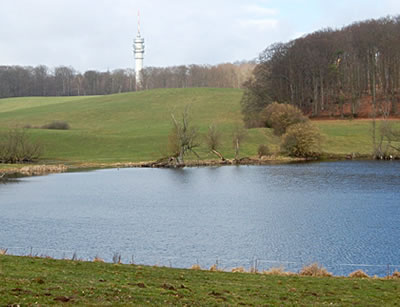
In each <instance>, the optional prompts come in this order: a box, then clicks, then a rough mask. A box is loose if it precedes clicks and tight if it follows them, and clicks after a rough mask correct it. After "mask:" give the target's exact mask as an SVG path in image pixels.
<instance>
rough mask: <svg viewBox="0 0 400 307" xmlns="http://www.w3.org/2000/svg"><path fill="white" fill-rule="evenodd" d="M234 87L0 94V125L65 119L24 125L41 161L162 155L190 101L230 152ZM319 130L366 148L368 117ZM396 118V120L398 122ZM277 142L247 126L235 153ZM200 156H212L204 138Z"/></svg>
mask: <svg viewBox="0 0 400 307" xmlns="http://www.w3.org/2000/svg"><path fill="white" fill-rule="evenodd" d="M241 96H242V91H241V90H236V89H210V88H194V89H160V90H151V91H143V92H136V93H124V94H117V95H108V96H91V97H34V98H13V99H0V130H4V129H6V128H10V127H11V128H12V127H23V126H25V125H28V124H29V125H32V126H34V127H35V126H36V127H39V126H42V125H44V124H47V123H50V122H51V121H53V120H63V121H67V122H68V123H69V124H70V126H71V129H70V130H44V129H30V130H29V133H31V134H32V136H33V137H34V138H36V139H38V140H40V141H41V142H42V143H43V144H44V146H45V152H44V157H43V158H44V159H45V160H61V161H65V162H69V163H74V162H89V161H90V162H119V161H132V162H138V161H149V160H156V159H158V158H160V157H162V156H165V155H166V153H167V152H166V145H167V142H168V134H169V132H170V130H171V117H170V115H171V113H174V114H175V115H176V116H177V117H179V115H180V113H181V112H182V111H183V109H184V107H185V106H186V105H190V106H191V114H192V118H193V122H194V124H195V125H197V126H198V127H199V130H200V133H201V134H203V135H204V134H205V133H206V131H207V128H208V126H209V125H210V124H211V123H215V124H216V125H217V126H218V128H219V129H220V130H221V131H222V134H223V144H222V149H221V151H222V153H223V154H224V155H226V156H227V157H228V158H229V157H233V149H232V138H231V133H232V130H233V127H234V126H235V125H241V124H242V121H241V114H240V98H241ZM316 123H317V125H318V126H320V128H321V130H322V132H323V133H324V134H325V135H326V138H325V145H324V151H325V152H329V153H341V154H346V153H351V152H359V153H363V154H367V153H369V152H370V151H371V145H370V144H371V138H370V136H369V133H370V123H369V122H368V121H365V120H363V121H348V120H345V121H320V122H316ZM397 125H398V126H400V125H399V122H397ZM260 144H270V147H272V149H273V150H277V149H278V144H279V139H278V138H276V137H274V136H273V135H272V133H271V131H270V129H251V130H249V136H248V138H247V140H246V141H245V143H244V145H243V149H242V153H241V154H242V156H254V155H256V153H257V148H258V145H260ZM199 153H200V155H201V156H202V158H205V159H207V158H214V157H213V156H212V155H210V154H209V153H207V150H206V148H205V146H204V145H203V146H202V147H201V148H200V149H199Z"/></svg>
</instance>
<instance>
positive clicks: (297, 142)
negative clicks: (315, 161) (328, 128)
mask: <svg viewBox="0 0 400 307" xmlns="http://www.w3.org/2000/svg"><path fill="white" fill-rule="evenodd" d="M321 141H322V136H321V134H320V132H319V130H318V128H317V127H315V126H314V125H312V124H311V123H309V122H307V123H300V124H295V125H292V126H290V127H289V128H288V130H287V132H286V133H285V134H284V135H283V136H282V142H281V150H282V151H283V152H284V153H286V154H288V155H289V156H292V157H305V158H306V157H318V156H319V155H320V153H321Z"/></svg>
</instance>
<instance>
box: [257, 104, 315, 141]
mask: <svg viewBox="0 0 400 307" xmlns="http://www.w3.org/2000/svg"><path fill="white" fill-rule="evenodd" d="M260 117H261V119H262V120H263V122H264V124H265V126H266V127H268V128H272V129H274V134H275V135H282V134H284V133H285V132H286V129H287V128H288V127H289V126H291V125H294V124H298V123H304V122H306V121H308V118H307V117H306V116H304V115H303V113H302V112H301V110H300V109H299V108H297V107H295V106H293V105H290V104H280V103H277V102H274V103H272V104H270V105H269V106H267V107H266V108H265V109H264V110H263V111H262V112H261V114H260Z"/></svg>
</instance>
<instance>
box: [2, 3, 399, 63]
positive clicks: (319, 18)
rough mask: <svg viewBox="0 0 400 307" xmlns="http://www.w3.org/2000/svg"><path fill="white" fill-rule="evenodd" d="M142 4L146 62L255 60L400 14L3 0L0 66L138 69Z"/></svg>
mask: <svg viewBox="0 0 400 307" xmlns="http://www.w3.org/2000/svg"><path fill="white" fill-rule="evenodd" d="M139 9H140V14H141V28H142V31H141V32H142V35H143V36H144V38H145V66H171V65H180V64H217V63H223V62H233V61H237V60H251V59H253V58H255V57H257V55H258V54H259V53H260V52H261V51H262V50H263V49H265V48H266V47H267V46H268V45H270V44H272V43H274V42H278V41H282V42H284V41H288V40H291V39H293V38H296V37H299V36H301V35H303V34H305V33H309V32H312V31H315V30H318V29H321V28H326V27H332V28H337V27H342V26H344V25H347V24H349V23H352V22H354V21H360V20H364V19H368V18H379V17H384V16H387V15H397V14H400V0H379V1H377V0H374V1H372V0H335V1H328V0H241V1H239V0H197V1H192V0H142V1H139V0H0V12H1V18H0V65H33V66H36V65H38V64H44V65H47V66H49V67H54V66H58V65H66V66H72V67H74V68H76V69H78V70H80V71H85V70H89V69H97V70H102V71H104V70H107V69H110V70H113V69H116V68H127V67H132V68H133V66H134V61H133V52H132V41H133V38H134V37H135V36H136V32H137V11H138V10H139Z"/></svg>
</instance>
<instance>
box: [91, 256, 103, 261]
mask: <svg viewBox="0 0 400 307" xmlns="http://www.w3.org/2000/svg"><path fill="white" fill-rule="evenodd" d="M93 262H104V259H102V258H100V257H99V256H96V257H94V259H93Z"/></svg>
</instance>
